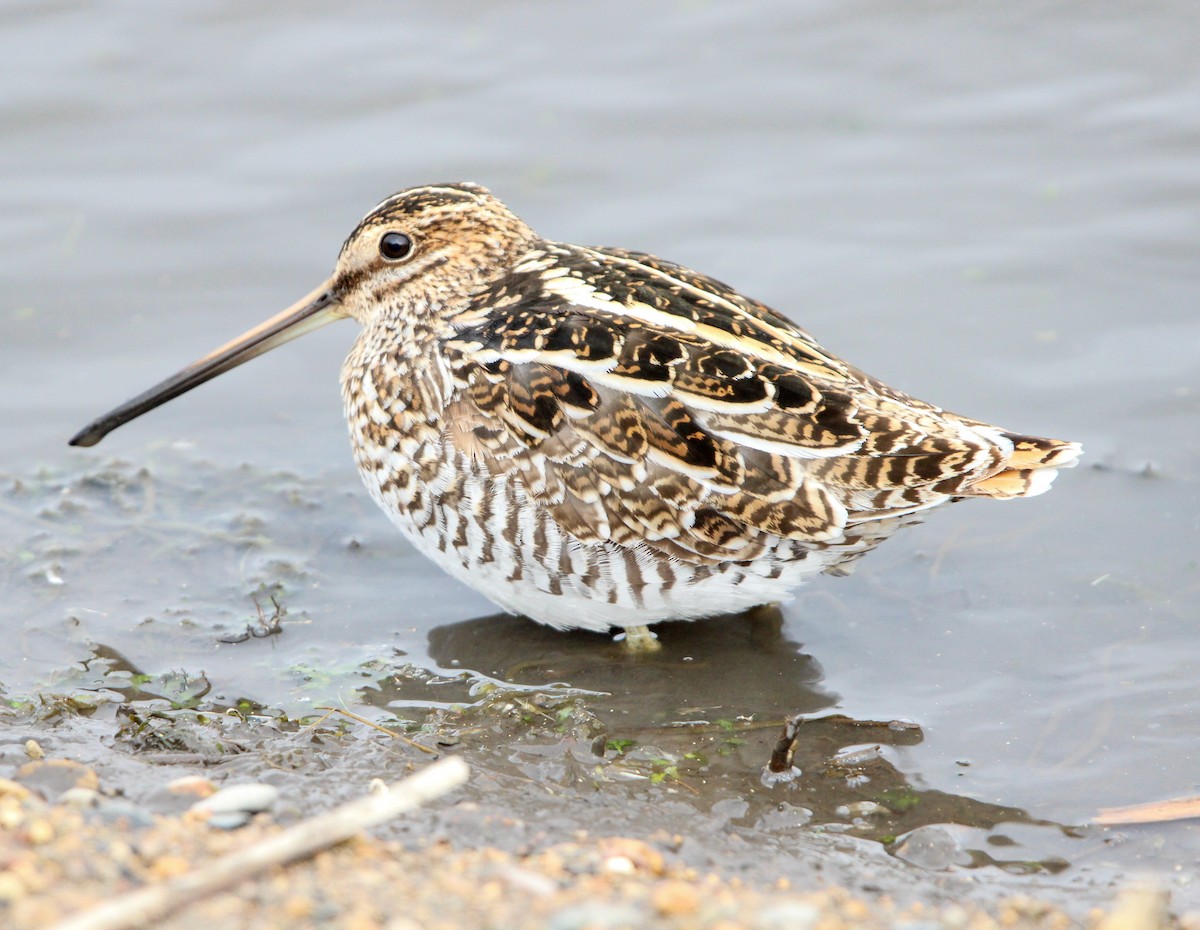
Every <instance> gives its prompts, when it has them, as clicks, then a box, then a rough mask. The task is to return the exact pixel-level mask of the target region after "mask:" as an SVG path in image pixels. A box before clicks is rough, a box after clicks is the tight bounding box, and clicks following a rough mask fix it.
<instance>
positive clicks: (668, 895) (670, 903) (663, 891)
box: [650, 881, 700, 917]
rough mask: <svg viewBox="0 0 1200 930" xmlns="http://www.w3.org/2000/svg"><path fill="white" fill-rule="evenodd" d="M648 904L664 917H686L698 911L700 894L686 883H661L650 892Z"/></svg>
mask: <svg viewBox="0 0 1200 930" xmlns="http://www.w3.org/2000/svg"><path fill="white" fill-rule="evenodd" d="M650 904H651V905H652V906H653V907H654V909H655V910H656V911H658V913H660V914H662V915H663V916H664V917H676V916H686V915H688V914H694V913H696V911H698V910H699V909H700V893H699V891H698V890H697V889H696V888H695V887H693V886H692V885H690V884H688V883H687V882H680V881H666V882H661V883H660V884H658V885H657V886H656V887H655V889H654V891H653V892H651V894H650Z"/></svg>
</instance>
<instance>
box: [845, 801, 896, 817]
mask: <svg viewBox="0 0 1200 930" xmlns="http://www.w3.org/2000/svg"><path fill="white" fill-rule="evenodd" d="M834 813H835V814H837V815H838V816H839V817H846V818H850V817H874V816H876V815H878V814H890V813H891V811H889V810H888V809H887V808H886V807H884V806H883V805H882V804H879V803H877V802H875V801H854V802H853V803H850V804H842V805H841V806H840V807H838V808H837V809H836V810H835V811H834Z"/></svg>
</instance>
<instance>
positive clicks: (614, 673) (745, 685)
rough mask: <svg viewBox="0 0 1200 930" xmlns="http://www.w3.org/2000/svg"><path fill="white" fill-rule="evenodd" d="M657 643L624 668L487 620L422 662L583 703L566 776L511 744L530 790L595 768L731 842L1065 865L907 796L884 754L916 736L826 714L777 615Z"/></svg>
mask: <svg viewBox="0 0 1200 930" xmlns="http://www.w3.org/2000/svg"><path fill="white" fill-rule="evenodd" d="M656 630H657V633H658V635H659V639H660V642H661V645H662V649H661V650H660V651H658V652H656V653H652V654H650V655H630V654H629V653H627V652H626V651H625V650H624V649H623V648H622V647H621V645H620V644H618V643H615V642H613V641H612V639H611V638H610V637H608V636H602V635H598V634H589V633H581V632H573V633H562V632H558V631H555V630H552V629H549V628H547V627H543V626H540V625H537V624H534V623H531V622H529V621H528V620H525V619H522V618H517V617H510V616H507V615H498V616H491V617H485V618H481V619H478V620H471V621H467V622H464V623H457V624H452V625H448V626H443V627H438V628H436V629H434V630H433V631H431V633H430V634H429V653H430V656H431V657H432V658H433V659H434V660H435V661H436V662H437V663H438V664H439V665H440V666H442V668H443V669H445V668H447V667H452V668H459V669H464V670H465V669H471V670H473V671H474V672H475V673H478V674H481V675H483V676H487V677H488V678H489V679H492V680H493V681H497V682H503V683H507V684H508V685H511V686H512V687H513V688H514V689H519V690H520V691H522V692H527V691H528V690H529V689H535V690H536V689H538V688H540V687H550V686H558V687H562V686H567V687H568V688H571V689H578V692H576V693H583V694H584V697H583V698H582V699H581V700H582V701H583V703H584V704H586V706H587V709H588V711H589V722H590V724H591V726H592V729H591V730H589V731H588V732H587V733H586V734H578V735H577V736H576V738H574V739H571V738H570V737H567V738H563V739H562V740H561V741H559V742H561V744H562V746H563V747H564V748H562V749H561V752H562V753H563V755H564V756H566V755H571V754H573V757H574V761H575V762H576V763H578V764H577V765H575V766H573V767H572V766H566V767H563V766H555V767H552V768H546V767H545V760H546V758H547V756H546V754H545V752H546V748H547V747H546V745H543V746H541V747H540V749H539V752H538V753H537V754H534V755H532V756H531V757H530V759H529V761H528V762H526V761H523V759H524V757H523V756H522V752H521V750H517V751H515V752H514V751H512V749H513V746H515V745H516V741H515V740H512V739H511V737H513V735H514V734H509V735H508V736H509V738H510V741H509V743H508V745H507V746H505V747H503V750H502V751H503V753H504V755H505V758H506V760H507V761H508V762H514V763H515V764H516V765H517V766H518V768H519V769H520V770H521V771H522V773H523V774H524V775H525V776H527V777H530V778H535V779H542V778H545V777H546V776H547V775H548V774H552V776H553V777H558V778H574V779H575V780H576V782H578V781H580V780H583V781H587V780H590V779H594V778H597V777H601V776H598V775H597V774H596V773H598V772H601V771H603V773H604V775H603V776H602V779H603V780H604V781H605V783H607V784H609V785H610V786H612V785H615V784H618V783H620V782H621V781H622V780H626V781H629V782H632V783H633V784H634V785H635V787H636V786H637V785H638V784H642V783H645V782H646V781H649V782H652V783H654V782H657V783H658V784H660V785H662V784H664V783H665V785H666V787H667V788H669V789H674V793H675V794H677V795H680V796H691V797H693V799H694V800H695V802H696V803H697V804H698V805H699V806H701V807H704V808H705V809H711V810H716V809H717V806H718V805H725V807H728V808H729V809H730V810H732V811H733V812H734V816H733V817H732V818H731V820H730V829H739V830H748V831H751V832H754V833H757V834H761V833H764V832H771V831H773V830H779V829H785V830H793V829H795V828H796V827H797V826H799V825H801V824H808V825H811V826H814V827H819V828H820V829H822V830H824V831H826V832H828V831H831V830H834V831H839V832H844V833H848V834H852V835H854V836H858V837H862V838H865V839H874V840H878V841H881V842H884V843H886V844H888V846H889V848H890V849H891V850H892V851H893V852H895V853H896V854H897V855H899V856H901V857H903V858H906V859H910V860H911V861H914V862H916V863H918V864H921V865H925V866H927V867H933V868H947V867H954V866H959V867H962V866H966V867H971V866H980V865H998V866H1000V867H1003V868H1005V869H1006V870H1009V871H1035V872H1036V871H1056V870H1058V869H1061V868H1063V867H1065V866H1066V861H1065V860H1064V859H1063V858H1062V856H1061V853H1062V852H1063V846H1062V844H1063V842H1064V841H1066V842H1068V843H1069V838H1070V837H1071V836H1073V835H1074V834H1073V833H1071V832H1069V831H1068V830H1067V828H1064V827H1062V826H1061V825H1059V824H1054V823H1050V822H1047V821H1041V820H1037V819H1035V818H1032V817H1030V815H1029V814H1028V813H1027V812H1026V811H1024V810H1021V809H1019V808H1015V807H1005V806H1000V805H994V804H987V803H985V802H981V801H977V800H974V799H971V798H968V797H962V796H958V795H955V794H952V793H948V792H945V791H937V790H931V789H926V788H923V787H920V786H919V785H914V784H913V779H911V778H910V777H909V776H908V775H906V774H905V773H904V772H902V771H901V770H900V769H899V768H898V767H897V765H898V763H899V762H900V761H901V758H902V755H903V754H902V753H900V752H898V751H897V750H898V749H900V748H901V747H908V746H914V745H917V744H919V743H921V741H922V740H923V738H924V737H923V734H922V732H921V729H920V727H919V726H918V725H917V724H914V723H909V722H901V721H888V720H884V721H871V720H855V719H853V718H850V717H847V716H845V715H842V714H838V713H835V712H833V709H834V707H835V705H836V704H837V702H838V697H837V695H835V694H832V693H830V692H829V691H826V690H825V689H824V688H823V687H822V686H821V680H822V672H821V667H820V665H819V664H818V662H817V661H816V660H815V659H814V658H813V657H812V656H810V655H807V654H805V653H804V652H802V651H801V646H800V644H799V643H796V642H794V641H792V640H790V639H788V638H787V637H786V635H785V633H784V631H783V624H782V618H781V616H780V615H779V612H778V611H776V610H773V609H769V608H760V609H758V610H755V611H749V612H747V613H744V614H738V615H731V616H728V617H722V618H717V619H712V620H706V621H704V622H700V623H671V624H660V625H659V626H658V627H657V628H656ZM559 732H561V730H560V731H559ZM542 735H544V736H546V737H548V738H549V739H550V742H551V743H554V742H555V740H554V737H553V736H552V734H551V733H550V732H546V733H544V734H542ZM527 736H528V734H522V738H525V737H527ZM580 737H583V738H580ZM567 744H571V747H570V748H566V745H567ZM498 748H499V747H498ZM588 758H590V759H591V760H592V761H591V762H588V761H587V759H588ZM564 772H574V775H563V774H562V773H564ZM780 775H784V777H779V776H780ZM576 787H578V785H576ZM731 805H732V806H731ZM725 807H722V809H725ZM934 825H936V826H934ZM1001 825H1003V827H1002V828H1001ZM997 828H1001V829H1000V830H999V831H997ZM1031 828H1033V829H1032V832H1031ZM1014 831H1015V835H1019V836H1020V837H1021V838H1022V839H1021V840H1020V841H1017V840H1012V839H1011V838H1010V836H1009V834H1014ZM1047 836H1049V837H1050V838H1051V839H1050V841H1049V842H1048V843H1043V839H1044V838H1045V837H1047ZM1030 839H1032V841H1033V842H1032V845H1027V844H1028V843H1029V841H1030ZM976 847H977V848H976Z"/></svg>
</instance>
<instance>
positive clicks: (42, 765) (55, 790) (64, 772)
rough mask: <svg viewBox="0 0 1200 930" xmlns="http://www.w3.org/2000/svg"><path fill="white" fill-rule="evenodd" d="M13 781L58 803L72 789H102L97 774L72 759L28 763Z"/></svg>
mask: <svg viewBox="0 0 1200 930" xmlns="http://www.w3.org/2000/svg"><path fill="white" fill-rule="evenodd" d="M13 781H15V782H18V783H19V784H22V785H24V786H25V787H26V788H29V789H30V790H31V791H34V792H36V793H38V794H40V795H41V796H42V797H43V798H45V799H46V800H47V801H57V800H58V798H59V796H60V795H62V793H63V792H65V791H68V790H70V789H71V788H91V789H93V790H95V789H96V788H99V787H100V779H99V778H97V777H96V773H95V772H94V771H92V770H91V769H90V768H88V767H87V766H86V765H83V764H82V763H79V762H72V761H71V760H70V759H39V760H37V761H35V762H26V763H25V764H24V765H22V766H21V767H20V768H19V769H17V772H16V774H15V775H14V776H13Z"/></svg>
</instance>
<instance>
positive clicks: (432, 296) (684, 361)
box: [71, 184, 1080, 630]
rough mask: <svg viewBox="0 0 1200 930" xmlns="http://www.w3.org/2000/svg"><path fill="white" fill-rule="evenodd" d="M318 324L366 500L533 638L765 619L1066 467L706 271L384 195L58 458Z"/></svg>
mask: <svg viewBox="0 0 1200 930" xmlns="http://www.w3.org/2000/svg"><path fill="white" fill-rule="evenodd" d="M343 317H353V318H354V319H355V320H357V321H358V323H359V324H360V325H361V326H362V331H361V333H360V334H359V336H358V340H357V342H356V343H355V344H354V348H353V349H352V350H351V352H350V355H349V357H348V358H347V359H346V363H345V365H343V367H342V396H343V398H344V400H345V406H346V415H347V417H348V419H349V422H350V434H351V439H352V441H353V445H354V454H355V458H356V459H357V462H358V467H359V470H360V471H361V472H362V476H363V479H364V480H365V481H366V484H367V488H368V489H369V490H370V492H371V494H372V496H374V498H375V500H376V501H378V503H379V505H380V506H381V507H383V509H384V510H385V511H386V512H387V513H388V515H389V516H390V517H391V518H392V520H393V521H395V523H396V525H397V526H399V527H400V529H401V530H402V531H403V532H404V533H405V535H406V536H407V537H408V538H409V539H410V540H412V542H413V543H414V544H415V545H416V546H417V547H418V548H419V549H420V550H421V551H423V552H424V553H425V554H426V555H428V556H429V557H430V558H432V559H433V560H434V561H435V562H437V564H438V565H440V566H441V567H442V568H444V569H445V570H446V571H448V572H449V573H450V574H451V575H453V576H455V577H456V578H459V579H460V580H462V581H464V582H466V583H467V584H469V585H471V586H472V587H474V588H477V589H478V590H479V591H481V592H482V593H483V594H485V595H486V596H487V597H489V598H491V599H492V600H493V601H495V602H496V603H497V604H499V605H500V606H501V607H503V608H505V609H506V610H510V611H513V612H516V613H522V614H526V615H528V616H530V617H532V618H533V619H535V620H538V621H540V622H542V623H547V624H550V625H551V626H555V627H562V628H568V627H582V628H586V629H591V630H603V629H607V628H609V627H627V628H635V627H642V626H644V625H645V624H650V623H654V622H656V621H659V620H666V619H687V618H698V617H704V616H711V615H715V614H721V613H728V612H733V611H737V610H741V609H744V608H747V607H751V606H754V605H759V604H763V603H766V602H770V601H776V600H780V599H782V598H785V597H787V596H788V595H789V594H790V593H791V592H792V591H793V589H795V588H796V587H797V586H798V585H799V584H800V583H801V581H802V580H803V579H804V577H805V576H807V575H810V574H813V573H815V572H819V571H825V572H830V573H834V574H843V573H845V572H846V571H847V570H848V568H849V565H850V563H851V562H853V560H855V559H857V558H858V557H859V556H861V555H862V554H863V553H864V552H866V551H868V550H869V549H872V548H873V547H875V546H876V545H878V544H879V543H880V542H882V541H883V540H884V539H886V538H887V537H888V536H890V535H891V534H892V533H893V532H895V531H896V529H898V528H899V527H900V526H902V525H904V524H906V523H911V522H914V521H915V520H917V519H918V518H919V517H920V515H921V514H922V513H923V512H924V511H926V510H929V509H930V508H932V507H936V506H937V505H939V504H943V503H946V502H947V501H952V500H956V499H959V498H963V497H994V498H1002V499H1003V498H1013V497H1029V496H1032V495H1034V494H1040V493H1041V492H1042V491H1045V490H1046V489H1047V488H1048V487H1049V486H1050V482H1051V480H1052V479H1053V477H1054V474H1055V469H1056V468H1062V467H1065V466H1069V465H1074V464H1075V460H1076V457H1077V456H1078V454H1079V452H1080V448H1079V446H1078V445H1077V444H1076V443H1073V442H1061V441H1059V440H1055V439H1039V438H1036V437H1031V436H1023V435H1019V434H1016V433H1010V432H1007V431H1006V430H1003V429H1000V428H999V427H996V426H989V425H988V424H986V423H981V422H979V421H978V420H971V419H968V418H966V417H960V416H958V415H956V414H953V413H949V412H947V411H944V410H942V409H940V408H938V407H934V406H932V405H930V404H926V403H924V402H922V401H919V400H915V399H913V398H911V397H908V396H907V395H905V394H902V393H901V392H899V391H897V390H894V389H892V388H890V387H888V386H887V385H885V384H883V383H881V382H879V381H876V380H875V379H873V378H870V377H868V376H867V375H865V374H863V373H862V372H860V371H858V370H857V369H855V368H852V367H850V366H849V365H847V364H846V363H845V362H843V361H841V360H840V359H838V358H837V357H836V356H834V355H831V354H830V353H829V352H827V351H825V350H824V349H823V348H821V347H820V346H819V345H817V343H816V342H815V341H814V340H813V339H812V337H811V336H809V335H808V334H807V333H806V332H804V331H803V330H802V329H799V328H798V327H797V326H795V325H794V324H793V323H791V322H790V321H789V320H787V319H786V318H785V317H783V316H781V315H780V314H778V313H776V312H775V311H774V310H771V309H770V308H769V307H766V306H764V305H762V304H760V303H757V302H755V301H753V300H750V299H749V298H747V297H743V296H742V295H741V294H739V293H738V292H737V291H735V290H733V289H732V288H730V287H728V286H727V285H725V284H722V283H720V282H718V281H714V280H713V279H712V278H708V277H705V276H704V275H701V274H697V273H696V272H694V271H689V270H688V269H686V268H682V267H680V266H679V265H674V264H671V263H670V262H666V261H663V260H661V259H658V258H655V257H653V256H651V255H646V254H643V253H640V252H629V251H626V250H624V249H600V248H583V247H581V246H575V245H565V244H563V243H558V242H549V241H547V240H545V239H542V238H541V237H540V236H538V235H537V233H535V232H534V231H533V230H532V229H530V228H529V227H528V226H526V225H525V223H523V222H522V221H521V220H520V219H518V218H517V217H516V216H514V215H513V214H512V213H511V212H510V211H509V210H508V209H507V208H506V207H505V206H504V205H503V204H502V203H500V201H498V200H496V199H495V198H494V197H493V196H492V195H491V194H490V193H489V192H488V191H487V190H485V189H484V188H482V187H478V186H476V185H473V184H442V185H436V186H432V187H417V188H413V189H411V190H406V191H401V192H400V193H399V194H396V195H395V196H393V197H390V198H388V199H387V200H385V201H384V202H383V203H381V204H380V205H379V206H377V207H376V208H375V209H374V210H372V211H371V212H370V213H369V214H368V215H367V216H366V218H365V219H363V221H362V222H361V223H359V224H358V227H357V228H356V229H355V230H354V232H352V233H351V234H350V237H349V238H348V239H347V240H346V242H345V244H344V245H343V246H342V251H341V254H340V255H339V256H338V261H337V267H336V268H335V270H334V273H333V276H332V277H331V278H330V279H329V280H328V281H326V282H325V283H323V284H322V285H321V286H320V287H318V288H317V289H316V290H315V291H313V292H312V293H311V294H309V295H308V296H306V297H304V298H302V299H301V300H300V301H299V302H298V303H297V304H295V305H294V306H292V307H290V308H289V309H287V310H285V311H284V312H283V313H281V314H279V315H278V316H276V317H274V318H272V319H270V320H268V321H267V322H266V323H263V324H262V325H261V326H259V327H257V328H256V329H252V330H251V331H250V332H248V333H246V334H245V335H244V336H241V337H239V338H238V339H235V340H234V341H233V342H231V343H229V344H227V345H225V346H222V347H221V348H219V349H217V350H216V351H215V352H213V353H212V354H211V355H208V356H205V357H204V358H202V359H200V360H199V361H198V362H196V363H195V364H193V365H191V366H190V367H188V368H186V369H184V370H183V371H181V372H180V373H179V374H177V375H175V376H174V377H171V378H168V379H167V380H166V381H164V382H163V383H162V384H160V385H158V386H157V387H155V388H152V389H151V390H149V391H147V392H146V393H145V394H142V395H141V396H139V397H137V398H134V399H133V400H131V401H129V402H128V403H127V404H125V405H124V406H121V407H119V408H117V409H116V410H114V411H113V412H112V413H110V414H108V415H107V416H104V417H101V418H100V419H99V420H97V421H96V422H94V423H93V424H92V425H90V426H88V427H87V428H86V429H84V430H83V431H82V432H80V433H79V434H78V435H77V436H76V437H75V438H74V439H72V440H71V443H72V445H82V446H90V445H93V444H94V443H97V442H99V441H100V439H101V438H102V437H103V436H104V435H105V434H106V433H108V432H109V431H110V430H112V429H115V428H116V427H118V426H120V425H121V424H122V423H125V422H127V421H129V420H131V419H133V418H134V417H137V416H139V415H141V414H143V413H145V412H146V411H148V410H150V409H152V408H154V407H156V406H158V405H159V404H161V403H163V402H164V401H167V400H170V399H171V398H173V397H176V396H178V395H179V394H182V393H183V392H184V391H188V390H190V389H191V388H193V387H195V386H196V385H198V384H201V383H203V382H204V381H207V380H208V379H209V378H212V377H214V376H215V375H218V374H220V373H222V372H224V371H228V370H229V369H230V368H233V367H234V366H236V365H240V364H241V363H242V362H244V361H247V360H248V359H251V358H254V357H255V356H257V355H261V354H262V353H263V352H266V351H268V350H269V349H272V348H274V347H275V346H277V345H281V344H282V343H284V342H287V341H288V340H289V339H293V338H295V337H296V336H299V335H301V334H302V333H306V332H308V331H310V330H312V329H316V328H317V327H318V326H322V325H324V324H326V323H328V322H330V321H332V320H336V319H340V318H343Z"/></svg>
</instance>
